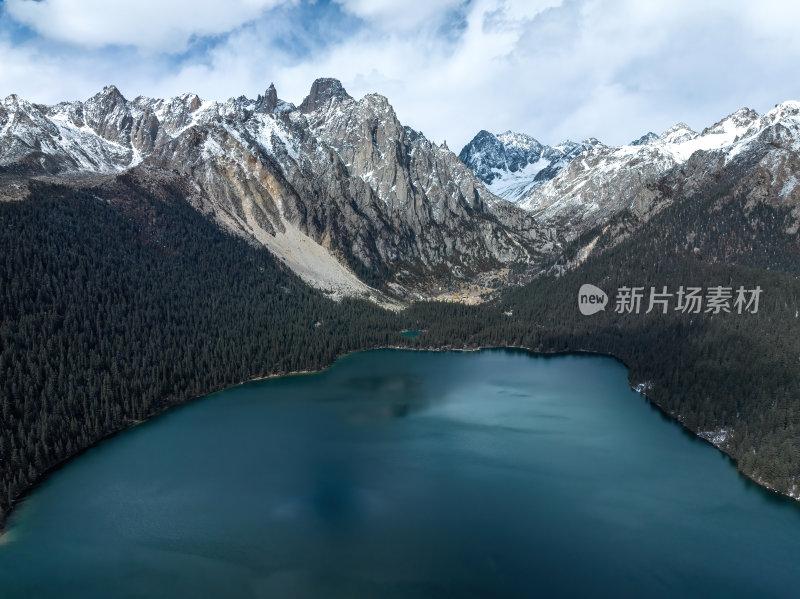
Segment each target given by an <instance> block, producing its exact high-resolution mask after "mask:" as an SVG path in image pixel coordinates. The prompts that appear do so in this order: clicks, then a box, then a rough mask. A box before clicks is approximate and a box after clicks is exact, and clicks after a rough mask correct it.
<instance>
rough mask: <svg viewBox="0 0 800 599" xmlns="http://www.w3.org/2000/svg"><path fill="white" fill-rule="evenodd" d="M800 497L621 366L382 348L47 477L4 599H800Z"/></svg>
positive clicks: (146, 432)
mask: <svg viewBox="0 0 800 599" xmlns="http://www.w3.org/2000/svg"><path fill="white" fill-rule="evenodd" d="M797 596H800V505H796V504H795V503H794V502H792V501H790V500H788V499H783V498H781V497H778V496H777V495H775V494H772V493H770V492H768V491H765V490H764V489H761V488H759V487H757V486H756V485H754V484H753V483H750V482H748V481H747V480H746V479H744V478H743V477H741V476H739V475H738V474H737V472H736V469H735V467H734V466H733V465H732V464H731V462H730V461H729V460H728V459H727V458H725V457H724V456H722V454H720V453H719V452H718V451H717V450H716V449H714V448H713V447H711V446H710V445H709V444H707V443H705V442H703V441H701V440H698V439H695V438H693V437H692V436H691V435H689V434H688V433H686V432H685V431H683V429H681V427H680V426H678V425H677V424H675V423H674V422H672V421H670V420H669V419H668V418H666V417H665V416H663V415H662V414H661V413H660V412H659V411H658V410H656V409H655V408H653V407H652V406H651V405H650V404H649V403H648V402H647V401H646V399H645V398H644V397H642V396H641V395H639V394H638V393H636V392H634V391H632V390H631V389H630V388H629V386H628V383H627V378H626V370H625V367H624V366H623V365H621V364H620V363H619V362H617V361H615V360H613V359H611V358H605V357H597V356H578V355H568V356H558V357H536V356H532V355H530V354H527V353H525V352H521V351H513V350H484V351H481V352H474V353H466V352H449V353H435V352H412V351H397V350H379V351H370V352H364V353H359V354H353V355H350V356H347V357H345V358H342V359H340V360H339V361H337V362H336V364H334V365H333V367H332V368H330V369H329V370H327V371H325V372H322V373H318V374H311V375H298V376H288V377H283V378H275V379H269V380H265V381H260V382H254V383H248V384H245V385H242V386H239V387H235V388H232V389H228V390H226V391H222V392H219V393H215V394H213V395H210V396H208V397H205V398H203V399H200V400H197V401H194V402H192V403H190V404H188V405H186V406H184V407H181V408H178V409H175V410H172V411H170V412H168V413H167V414H165V415H163V416H161V417H158V418H156V419H153V420H152V421H149V422H147V423H145V424H142V425H140V426H137V427H134V428H132V429H131V430H129V431H126V432H124V433H123V434H121V435H118V436H117V437H115V438H113V439H110V440H108V441H106V442H103V443H101V444H100V445H98V446H97V447H95V448H93V449H91V450H90V451H88V452H87V453H86V454H84V455H83V456H81V457H79V458H78V459H76V460H74V461H73V462H71V463H69V464H68V465H67V466H66V467H64V468H62V469H60V470H58V471H57V472H55V473H54V474H52V475H51V476H50V477H48V478H47V479H46V480H45V482H44V483H43V484H41V485H40V486H38V487H37V488H36V489H35V490H34V492H33V493H31V494H30V495H29V496H28V497H27V498H26V499H25V501H24V502H23V504H22V505H21V506H20V507H19V508H18V509H17V510H16V511H15V512H14V513H13V514H12V517H11V519H10V521H9V523H8V528H7V532H6V534H5V535H4V536H3V537H0V597H3V598H5V599H8V598H11V597H25V598H29V597H59V598H64V597H67V598H68V597H82V598H84V597H103V598H106V597H170V598H172V597H195V598H196V597H270V598H293V597H304V598H305V597H309V598H332V597H353V598H370V597H381V598H394V597H404V598H405V597H414V598H427V597H649V598H653V597H703V598H704V599H705V598H708V597H726V598H733V597H797Z"/></svg>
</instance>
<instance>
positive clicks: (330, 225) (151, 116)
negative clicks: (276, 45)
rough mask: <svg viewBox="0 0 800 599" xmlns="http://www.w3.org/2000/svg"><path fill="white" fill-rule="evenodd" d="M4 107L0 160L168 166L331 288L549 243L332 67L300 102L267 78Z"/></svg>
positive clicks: (457, 267) (504, 259) (405, 285)
mask: <svg viewBox="0 0 800 599" xmlns="http://www.w3.org/2000/svg"><path fill="white" fill-rule="evenodd" d="M0 119H2V122H3V123H4V124H3V125H2V129H1V130H0V167H2V166H3V165H6V166H8V167H11V166H12V165H16V166H18V165H20V164H21V163H24V162H25V161H26V160H29V159H30V158H31V157H32V156H33V157H34V162H36V160H39V159H41V158H43V157H46V158H47V159H48V160H49V162H48V160H45V161H44V162H43V163H42V164H41V165H38V164H34V165H33V166H31V167H30V168H31V169H33V172H34V173H50V174H53V173H56V174H65V175H67V174H68V175H70V176H76V175H79V176H91V175H97V174H100V173H119V172H122V171H125V170H128V169H134V170H135V171H136V173H137V176H139V177H147V176H148V174H150V175H152V177H153V179H154V180H156V179H158V178H159V173H165V172H177V173H179V174H180V176H181V177H182V178H184V179H185V180H187V181H190V182H191V187H192V188H193V189H195V190H196V193H194V194H192V195H191V197H190V198H189V201H191V202H192V204H193V205H194V206H196V207H197V208H198V209H199V210H201V211H203V212H204V213H206V214H208V215H209V216H210V217H212V218H214V219H215V220H216V221H217V222H219V223H220V225H221V226H224V227H226V228H228V229H229V230H231V231H232V232H234V233H236V234H239V235H242V236H245V237H247V238H248V239H250V240H252V241H253V242H254V243H261V244H263V245H266V246H267V247H269V248H270V249H271V250H272V251H273V252H275V253H276V254H277V255H278V256H280V257H282V258H283V259H284V260H285V261H286V262H287V264H290V266H292V267H293V268H295V270H297V271H298V272H299V273H301V275H304V276H306V278H307V280H309V281H310V282H312V284H318V286H322V287H326V288H328V289H330V290H331V291H332V293H334V294H337V295H342V294H353V293H355V294H369V293H370V291H369V290H368V288H366V287H365V286H364V285H363V283H361V282H360V281H359V280H358V279H357V278H356V277H355V276H354V273H358V274H359V275H360V276H361V277H362V278H366V279H368V280H371V281H377V280H378V279H383V280H388V283H389V284H390V285H391V286H394V288H395V289H396V290H397V291H398V292H401V293H411V294H413V293H415V292H417V291H423V292H424V290H425V289H426V288H427V285H428V284H429V283H430V281H431V280H432V273H435V272H447V273H448V276H449V277H452V278H454V279H469V278H472V277H475V276H477V275H478V274H480V273H482V272H485V271H489V270H493V269H498V268H502V267H503V266H505V265H507V264H509V263H513V262H527V261H529V260H530V259H531V257H532V256H534V255H537V254H538V253H539V251H540V248H541V247H542V246H544V245H547V246H548V247H549V246H550V245H552V244H553V243H554V238H553V236H552V235H550V234H544V233H542V232H541V230H540V229H539V227H537V226H536V223H535V220H534V218H533V217H532V216H531V215H530V214H528V213H526V212H524V211H521V210H519V209H517V208H515V207H513V206H510V205H506V203H505V202H503V201H502V200H501V199H499V198H497V197H495V196H493V195H492V194H491V193H490V192H489V191H488V190H487V189H486V188H485V187H484V185H483V184H482V183H481V182H480V181H479V180H478V179H477V178H476V177H475V176H474V175H473V174H472V172H471V171H470V170H469V169H468V168H467V167H466V166H465V165H464V164H463V163H462V162H461V161H460V160H459V159H458V157H457V156H456V155H455V154H453V153H452V152H451V151H450V150H449V149H447V147H446V146H445V145H442V146H438V145H436V144H434V143H432V142H431V141H429V140H428V139H426V138H425V137H424V136H423V135H422V134H420V133H418V132H416V131H413V130H412V129H410V128H408V127H404V126H403V125H402V124H401V123H400V122H399V121H398V119H397V116H396V115H395V113H394V110H393V109H392V107H391V105H390V104H389V102H388V100H387V99H386V98H384V97H383V96H379V95H376V94H370V95H367V96H365V97H364V98H362V99H360V100H354V99H353V98H352V97H350V95H349V94H347V92H346V91H345V90H344V88H343V87H342V85H341V83H339V82H338V81H336V80H334V79H319V80H317V81H315V82H314V84H313V85H312V87H311V91H310V93H309V95H308V96H307V97H306V98H305V100H304V101H303V102H302V104H301V105H300V106H299V108H295V107H294V105H292V104H289V103H287V102H283V101H281V100H280V99H278V97H277V92H276V90H275V87H274V86H272V85H271V86H270V87H269V88H268V89H267V91H266V93H265V94H264V95H263V96H259V97H258V98H257V99H255V100H250V99H247V98H244V97H240V98H235V99H234V98H232V99H230V100H228V101H227V102H224V103H220V102H203V101H202V100H200V98H198V97H197V96H196V95H194V94H184V95H182V96H178V97H175V98H171V99H167V100H157V99H151V98H145V97H138V98H136V99H134V100H133V101H127V100H125V98H124V97H123V96H122V94H121V93H120V92H119V91H118V90H117V89H116V88H114V87H113V86H112V87H107V88H105V89H104V90H103V91H102V92H100V93H99V94H97V95H96V96H94V97H92V98H91V99H89V100H88V101H86V102H72V103H62V104H59V105H56V106H53V107H36V106H33V105H30V104H26V103H21V101H20V100H18V99H15V98H7V99H6V101H5V102H4V103H3V104H2V112H0ZM37 157H38V158H37ZM40 162H41V160H40ZM45 163H46V164H47V168H45V167H44V164H45Z"/></svg>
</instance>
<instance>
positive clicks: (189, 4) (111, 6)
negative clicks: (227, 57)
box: [5, 0, 285, 52]
mask: <svg viewBox="0 0 800 599" xmlns="http://www.w3.org/2000/svg"><path fill="white" fill-rule="evenodd" d="M283 3H285V2H283V0H225V1H223V2H209V1H203V0H168V1H164V0H136V1H135V2H132V1H131V0H6V3H5V4H6V10H7V12H8V14H9V15H10V16H11V17H12V18H14V19H15V20H17V21H18V22H19V23H22V24H24V25H27V26H28V27H30V28H31V29H33V30H34V31H36V32H37V33H39V34H40V35H42V36H44V37H46V38H48V39H51V40H56V41H60V42H67V43H70V44H76V45H80V46H94V47H100V46H107V45H131V46H135V47H137V48H139V49H141V50H146V51H169V52H179V51H182V50H184V49H186V47H187V45H188V43H189V41H190V40H191V39H192V37H193V36H209V35H219V34H223V33H227V32H229V31H231V30H233V29H235V28H236V27H239V26H240V25H242V24H244V23H247V22H250V21H252V20H254V19H257V18H258V17H260V16H261V15H262V14H263V12H264V11H265V10H267V9H270V8H274V7H275V6H277V5H279V4H283Z"/></svg>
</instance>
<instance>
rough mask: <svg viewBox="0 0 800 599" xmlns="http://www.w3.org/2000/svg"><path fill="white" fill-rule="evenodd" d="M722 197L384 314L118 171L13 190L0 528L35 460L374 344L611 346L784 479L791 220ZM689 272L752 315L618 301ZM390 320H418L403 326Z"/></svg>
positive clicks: (635, 372)
mask: <svg viewBox="0 0 800 599" xmlns="http://www.w3.org/2000/svg"><path fill="white" fill-rule="evenodd" d="M718 199H719V198H718V197H715V196H709V197H705V198H694V199H693V200H692V201H691V202H688V201H687V202H681V203H675V204H673V205H672V206H670V207H668V208H666V209H665V210H663V211H662V212H661V213H660V214H658V215H657V216H655V217H654V218H653V219H652V220H651V221H650V222H648V223H645V224H643V225H642V226H641V227H638V228H636V229H635V230H633V232H632V233H630V234H629V235H627V238H626V239H625V240H624V241H622V242H620V243H616V244H613V245H612V244H611V243H608V242H607V239H606V238H605V237H604V235H603V233H602V231H594V232H590V233H589V234H587V235H586V236H585V237H586V238H587V239H588V238H590V237H592V236H598V237H599V246H598V247H599V248H600V249H601V250H602V251H598V252H595V254H593V256H592V257H591V258H590V259H589V260H587V261H586V262H585V263H584V264H582V265H581V266H580V267H578V268H576V269H573V270H569V271H567V272H566V274H564V275H563V276H559V277H556V276H552V275H548V276H543V277H539V278H536V279H534V280H533V281H532V282H531V283H529V284H527V285H525V286H522V287H511V288H508V289H506V290H505V291H503V292H502V293H500V294H498V296H497V297H496V298H495V299H493V300H492V301H489V302H487V303H485V304H483V305H480V306H462V305H451V304H440V303H434V302H421V303H415V304H412V305H411V306H410V307H409V308H407V309H406V310H403V311H401V312H391V311H387V310H384V309H382V308H379V307H378V306H376V305H374V304H372V303H369V302H366V301H358V300H345V301H342V302H334V301H332V300H329V299H327V298H325V297H324V296H323V295H322V294H321V293H319V292H317V291H315V290H312V289H310V288H309V287H307V286H306V285H305V284H303V282H302V281H300V279H298V278H297V277H296V276H295V275H293V274H292V273H291V272H289V271H288V270H287V269H286V268H285V267H283V266H282V265H281V264H279V263H278V262H276V260H275V259H273V257H272V256H271V254H270V253H269V252H268V251H267V250H265V249H261V248H255V247H253V246H251V245H248V244H247V243H246V242H245V241H243V240H242V239H239V238H236V237H232V236H230V235H228V234H226V233H224V232H222V231H221V230H220V229H219V228H218V227H217V226H216V225H215V224H214V223H212V222H211V221H209V220H207V219H206V218H205V217H204V216H202V215H201V214H199V213H198V212H196V211H195V210H194V209H193V208H192V207H191V206H190V205H189V204H188V203H187V202H186V201H185V200H184V199H183V197H182V195H181V192H180V190H177V189H174V190H171V189H169V188H167V189H166V190H161V191H160V192H158V193H156V192H153V191H151V190H148V189H145V188H143V187H142V186H140V185H139V184H137V183H136V182H135V181H134V180H133V179H128V178H125V177H124V176H123V177H120V178H119V179H118V182H117V184H116V185H115V186H114V187H113V193H110V192H109V190H108V189H102V190H101V189H85V190H80V189H74V188H68V187H62V186H55V185H50V184H45V183H37V184H35V186H34V187H33V188H32V193H31V196H30V198H29V199H28V200H25V201H18V202H6V203H0V237H1V239H0V405H1V406H2V408H1V411H0V521H2V519H3V518H4V517H5V515H7V514H8V512H9V510H10V508H11V507H12V506H13V504H14V502H15V501H16V500H18V499H19V497H20V496H21V494H23V493H24V492H25V491H26V490H27V489H29V488H30V486H31V485H32V484H33V483H34V482H35V481H36V480H38V479H39V478H40V477H41V476H42V475H44V474H45V473H46V472H47V471H48V470H50V469H52V468H53V467H56V466H57V465H58V464H59V463H61V462H63V461H64V460H66V459H68V458H69V457H71V456H74V455H76V454H77V453H79V452H80V451H81V450H83V449H85V448H87V447H89V446H91V445H92V444H93V443H96V442H97V441H98V440H100V439H103V438H104V437H107V436H109V435H111V434H114V433H115V432H117V431H119V430H122V429H123V428H125V427H127V426H129V425H131V424H133V423H135V422H137V421H139V420H141V419H143V418H147V417H149V416H152V415H154V414H157V413H159V412H161V411H163V410H164V409H166V408H168V407H170V406H172V405H176V404H180V403H182V402H185V401H187V400H189V399H191V398H193V397H197V396H200V395H204V394H207V393H209V392H211V391H214V390H217V389H220V388H223V387H226V386H230V385H233V384H236V383H239V382H241V381H244V380H247V379H251V378H255V377H261V376H267V375H272V374H282V373H288V372H292V371H300V370H313V369H319V368H323V367H325V366H327V365H329V364H330V363H331V362H332V361H333V360H335V359H336V357H337V356H340V355H342V354H343V353H346V352H350V351H355V350H360V349H369V348H374V347H382V346H408V347H411V348H429V349H447V348H459V349H460V348H477V347H484V346H523V347H527V348H530V349H532V350H536V351H541V352H563V351H579V350H580V351H592V352H602V353H607V354H611V355H614V356H616V357H618V358H619V359H621V360H622V361H623V362H625V364H626V365H627V366H628V367H629V369H630V379H631V382H632V383H633V384H638V383H647V384H648V387H649V388H648V391H647V394H648V396H649V397H650V399H651V400H652V401H653V402H655V403H656V404H657V405H658V406H660V407H661V408H662V409H663V410H664V411H665V412H666V413H668V414H670V415H672V416H673V417H674V418H676V419H678V420H679V421H680V422H681V423H683V424H684V425H685V426H686V427H687V428H688V429H690V430H692V431H693V432H709V431H719V430H722V429H725V430H729V431H730V430H732V431H734V434H733V435H732V436H730V438H729V440H728V441H726V442H725V443H723V444H722V446H721V448H722V449H723V450H724V451H726V452H727V453H728V454H729V455H731V456H732V457H733V458H734V459H735V460H736V461H737V465H738V467H739V469H740V470H741V471H742V472H743V473H744V474H746V475H748V476H750V477H752V478H753V479H755V480H757V481H759V482H761V483H762V484H765V485H767V486H769V487H772V488H774V489H776V490H778V491H780V492H783V493H788V494H791V493H793V492H796V485H798V484H799V483H800V480H798V474H799V473H800V436H799V433H800V400H799V399H800V369H799V368H798V366H799V365H800V364H799V362H800V340H798V333H800V320H798V317H797V314H798V309H800V282H798V280H797V276H798V275H800V272H798V271H800V268H798V266H797V265H800V260H798V251H797V247H796V243H795V242H794V241H793V240H792V239H791V237H790V236H788V235H787V234H785V233H783V231H784V230H785V228H786V227H785V226H784V224H785V221H786V219H788V218H789V215H788V214H784V213H782V212H781V211H780V210H779V209H777V208H776V209H768V208H763V207H762V208H761V209H760V210H761V212H760V213H759V214H756V215H753V214H752V213H750V212H747V207H746V206H745V205H744V204H739V203H736V202H730V203H728V204H726V208H725V210H724V211H722V212H720V211H718V210H715V209H714V206H716V205H717V202H718ZM626 218H632V217H629V216H628V215H622V216H621V217H619V219H618V221H619V222H617V223H616V224H615V226H618V227H621V228H622V229H624V228H625V227H626V222H625V220H626ZM756 239H758V240H759V242H758V244H755V243H754V240H756ZM582 241H585V240H577V242H576V244H575V248H571V249H568V250H567V251H566V252H565V253H564V255H563V256H561V257H560V259H561V260H563V261H564V262H566V261H569V260H570V259H571V258H572V257H573V256H572V255H571V252H573V251H574V250H575V249H576V248H577V247H579V246H580V245H581V242H582ZM605 244H608V247H604V245H605ZM698 248H700V249H701V251H699V252H698V251H697V249H698ZM754 248H757V250H754ZM554 266H558V265H557V264H555V265H554ZM557 270H558V269H557V268H556V269H554V272H555V271H557ZM584 283H592V284H595V285H597V286H598V287H600V288H602V289H604V290H605V291H606V292H607V293H608V294H609V296H610V297H611V299H610V304H609V305H608V306H607V307H606V310H605V311H603V312H600V313H598V314H595V315H593V316H582V315H581V314H580V313H579V311H578V307H577V301H576V300H577V290H578V288H579V287H580V286H581V285H582V284H584ZM687 285H697V286H703V287H709V286H716V285H723V286H729V287H733V288H736V287H738V286H739V285H742V286H744V287H747V288H754V287H755V286H760V287H761V288H762V289H763V293H762V296H761V298H760V305H759V309H758V311H757V312H756V313H744V314H737V313H735V311H733V312H732V313H725V312H722V313H717V314H713V313H706V312H701V313H697V314H686V313H682V312H680V311H676V310H670V311H669V312H668V313H667V314H662V313H661V312H660V310H654V311H652V312H651V313H650V314H644V310H642V313H640V314H633V313H631V314H628V313H622V314H620V313H617V312H615V310H614V305H613V302H614V299H613V295H614V292H615V291H616V290H617V289H619V288H620V287H623V286H641V287H644V288H646V289H649V288H650V287H651V286H654V287H657V288H661V287H663V286H667V287H668V288H669V289H671V290H676V289H678V288H679V287H680V286H687ZM645 303H646V300H645ZM405 328H412V329H418V330H421V331H423V332H422V334H421V335H419V336H418V337H416V338H414V339H407V338H404V337H403V336H402V335H401V334H400V331H401V330H402V329H405Z"/></svg>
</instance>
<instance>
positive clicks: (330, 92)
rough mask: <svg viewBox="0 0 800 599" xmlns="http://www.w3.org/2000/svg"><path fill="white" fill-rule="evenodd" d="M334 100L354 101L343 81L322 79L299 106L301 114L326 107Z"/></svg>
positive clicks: (312, 87) (313, 86)
mask: <svg viewBox="0 0 800 599" xmlns="http://www.w3.org/2000/svg"><path fill="white" fill-rule="evenodd" d="M333 99H336V100H344V99H350V100H352V98H351V97H350V94H348V93H347V90H345V89H344V86H343V85H342V82H341V81H339V80H338V79H333V78H330V77H322V78H320V79H317V80H316V81H314V83H313V84H312V85H311V91H309V92H308V95H307V96H306V97H305V99H304V100H303V102H302V103H301V104H300V106H299V108H300V112H302V113H304V114H308V113H309V112H313V111H315V110H317V109H318V108H321V107H323V106H325V105H326V104H328V102H330V101H331V100H333Z"/></svg>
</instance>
